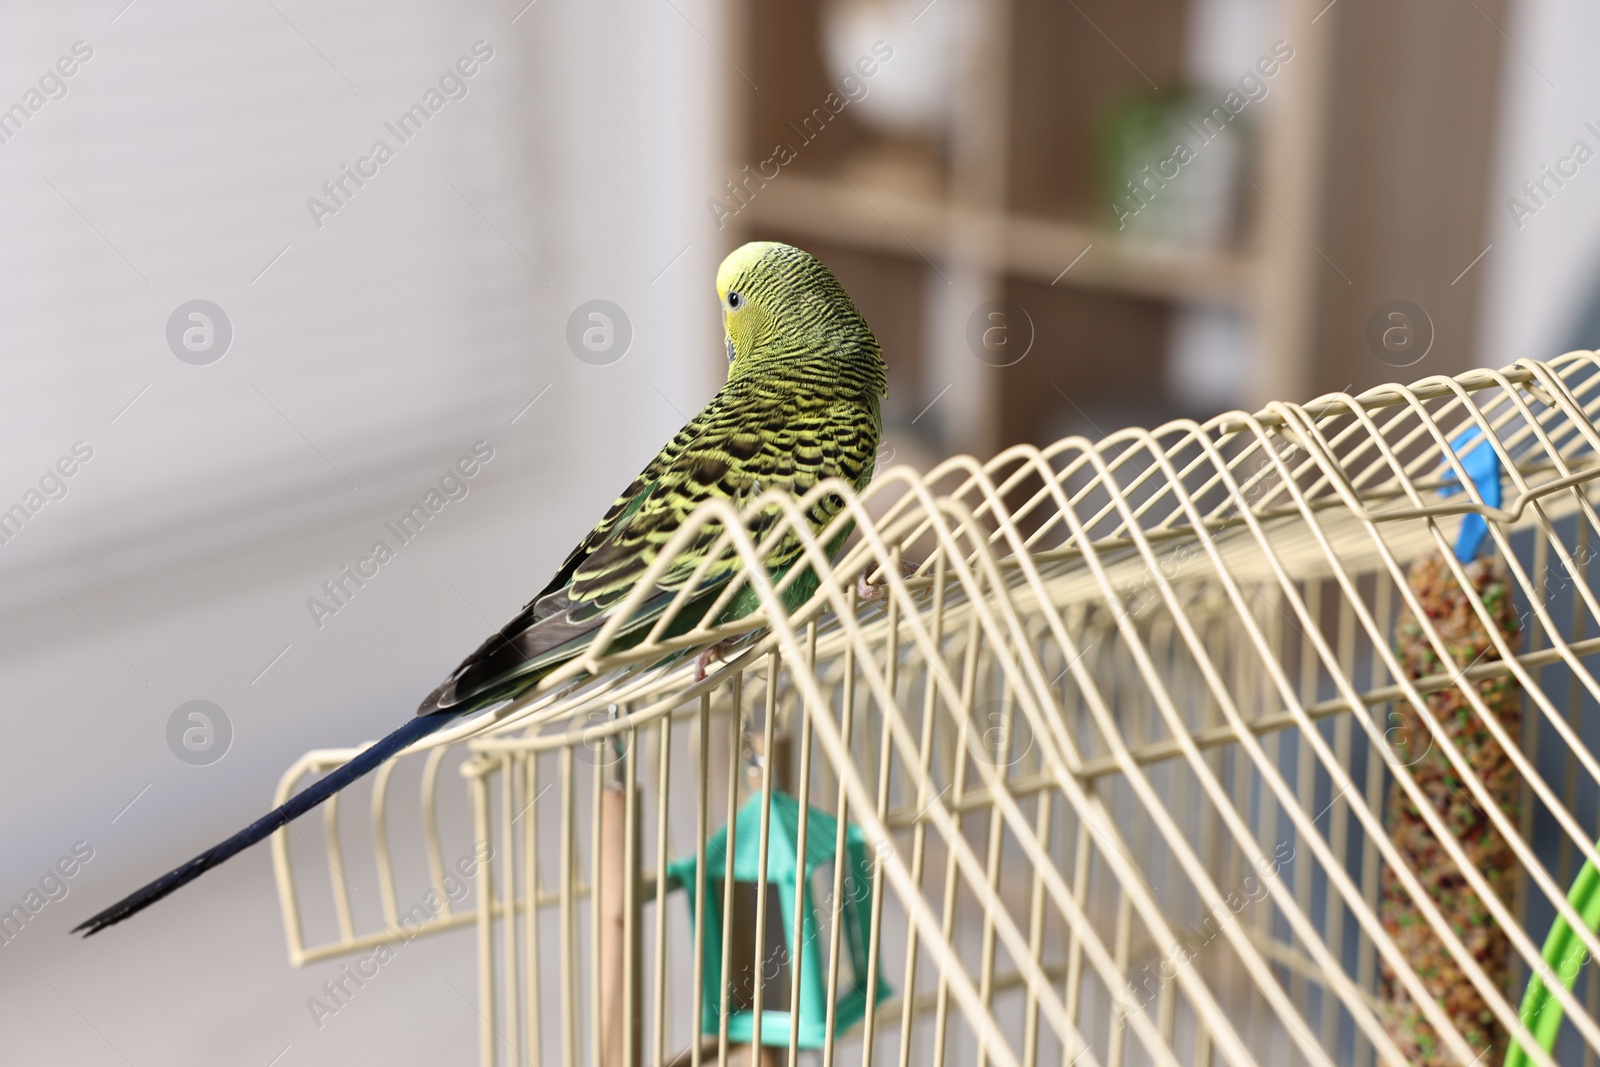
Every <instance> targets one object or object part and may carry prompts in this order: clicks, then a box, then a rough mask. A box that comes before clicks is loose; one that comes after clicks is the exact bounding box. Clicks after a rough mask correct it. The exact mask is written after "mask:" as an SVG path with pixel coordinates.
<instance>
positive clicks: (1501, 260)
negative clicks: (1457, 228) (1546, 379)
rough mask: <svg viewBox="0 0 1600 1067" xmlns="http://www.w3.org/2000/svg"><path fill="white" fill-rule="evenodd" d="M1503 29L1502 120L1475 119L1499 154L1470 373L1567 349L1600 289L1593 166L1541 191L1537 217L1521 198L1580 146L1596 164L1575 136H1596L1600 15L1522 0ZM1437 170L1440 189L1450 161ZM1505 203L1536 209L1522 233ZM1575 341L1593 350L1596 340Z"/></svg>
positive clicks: (1598, 196) (1599, 193)
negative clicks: (1527, 186)
mask: <svg viewBox="0 0 1600 1067" xmlns="http://www.w3.org/2000/svg"><path fill="white" fill-rule="evenodd" d="M1501 28H1502V29H1503V30H1504V31H1505V36H1506V38H1507V39H1508V40H1507V43H1506V45H1505V48H1504V51H1503V54H1502V59H1501V62H1502V72H1503V74H1502V76H1503V80H1504V84H1505V91H1504V94H1503V99H1502V106H1501V109H1500V113H1499V114H1498V115H1485V116H1484V121H1486V122H1491V121H1492V122H1494V123H1496V138H1497V140H1498V144H1499V147H1498V151H1497V157H1498V158H1497V162H1496V166H1495V174H1494V196H1493V198H1492V202H1491V205H1490V208H1489V210H1490V219H1491V229H1490V237H1489V241H1490V243H1491V244H1492V246H1493V247H1492V248H1491V249H1490V251H1489V253H1488V254H1487V255H1486V256H1484V258H1483V260H1482V261H1481V262H1480V263H1479V264H1478V267H1477V269H1479V270H1483V271H1485V272H1486V273H1487V275H1488V279H1487V285H1486V287H1485V289H1484V306H1483V333H1482V336H1483V347H1482V350H1481V351H1480V354H1479V362H1480V363H1481V364H1483V365H1485V366H1496V367H1498V366H1502V365H1504V364H1506V363H1510V362H1511V361H1512V360H1515V359H1522V358H1534V359H1547V358H1549V357H1550V356H1553V355H1558V354H1559V353H1561V352H1563V351H1565V350H1566V349H1568V348H1570V347H1574V346H1575V344H1576V342H1577V341H1578V340H1579V338H1578V337H1577V336H1576V335H1575V333H1574V330H1575V328H1576V326H1577V320H1578V319H1579V318H1580V317H1581V315H1582V314H1583V309H1584V307H1585V306H1586V304H1587V303H1588V302H1589V301H1591V300H1592V299H1594V293H1595V291H1596V290H1597V289H1600V156H1597V158H1596V159H1595V160H1592V161H1590V162H1589V163H1587V164H1586V165H1583V166H1581V167H1579V168H1578V174H1577V176H1576V177H1575V178H1571V179H1563V180H1564V181H1565V185H1564V187H1561V188H1557V187H1556V186H1555V185H1554V184H1553V183H1550V184H1549V185H1548V188H1549V189H1550V190H1552V191H1553V193H1554V195H1552V196H1549V197H1544V196H1543V195H1542V194H1541V199H1543V200H1544V201H1545V202H1544V204H1543V205H1542V206H1540V205H1536V204H1535V203H1533V202H1532V201H1530V200H1528V199H1527V198H1526V196H1525V195H1524V194H1523V193H1522V191H1521V186H1522V183H1523V182H1525V181H1531V180H1536V179H1538V178H1539V177H1541V174H1542V171H1541V166H1542V165H1548V166H1550V167H1552V168H1553V167H1555V166H1556V165H1557V163H1558V161H1559V160H1560V158H1561V157H1563V156H1565V155H1568V154H1569V152H1570V151H1571V149H1572V147H1573V145H1574V143H1575V142H1577V141H1579V140H1582V141H1585V142H1587V144H1588V146H1589V148H1590V149H1591V150H1594V151H1595V152H1596V153H1600V136H1597V135H1596V134H1595V133H1592V132H1590V131H1589V130H1588V129H1587V128H1585V125H1584V124H1585V123H1586V122H1592V123H1593V124H1594V125H1595V127H1596V128H1597V129H1600V69H1597V68H1596V66H1595V64H1594V55H1593V52H1594V49H1593V43H1594V41H1595V40H1596V39H1597V37H1600V9H1597V8H1596V7H1595V6H1594V5H1593V4H1586V3H1582V2H1581V0H1522V2H1521V3H1519V4H1515V5H1513V6H1512V11H1511V18H1510V19H1509V20H1508V21H1506V22H1505V23H1503V24H1502V26H1501ZM1439 165H1440V168H1441V180H1444V176H1447V174H1448V168H1449V166H1450V162H1449V160H1440V161H1439ZM1569 169H1570V168H1569ZM1513 196H1515V197H1518V198H1520V199H1522V200H1523V201H1524V202H1525V203H1527V204H1528V206H1529V207H1533V208H1536V212H1535V213H1534V214H1533V215H1531V216H1524V217H1523V218H1522V219H1521V225H1520V226H1519V225H1518V223H1517V221H1515V220H1514V219H1513V217H1512V211H1511V210H1510V208H1509V207H1508V205H1507V199H1508V198H1510V197H1513ZM1583 340H1584V344H1585V346H1595V345H1600V336H1590V337H1587V338H1584V339H1583Z"/></svg>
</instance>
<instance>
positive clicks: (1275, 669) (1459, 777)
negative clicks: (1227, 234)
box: [273, 352, 1600, 1067]
mask: <svg viewBox="0 0 1600 1067" xmlns="http://www.w3.org/2000/svg"><path fill="white" fill-rule="evenodd" d="M1597 370H1600V356H1596V354H1595V353H1590V352H1573V353H1569V354H1567V355H1565V356H1561V357H1559V358H1557V359H1555V360H1552V361H1551V362H1549V363H1548V364H1543V363H1536V362H1532V361H1525V362H1521V363H1518V364H1516V365H1514V366H1512V367H1509V368H1506V369H1504V370H1501V371H1497V372H1490V371H1479V372H1473V373H1470V374H1466V375H1462V376H1460V377H1458V378H1455V379H1450V378H1430V379H1426V380H1424V381H1421V382H1418V383H1416V384H1414V385H1412V386H1409V387H1404V386H1398V385H1395V386H1387V387H1383V388H1379V389H1373V390H1369V391H1367V392H1365V393H1363V394H1361V395H1360V396H1355V397H1351V396H1345V395H1334V396H1329V397H1324V398H1322V399H1320V400H1318V401H1315V402H1313V403H1310V404H1306V405H1293V404H1275V405H1272V406H1269V407H1268V408H1266V409H1264V410H1262V411H1260V412H1257V413H1255V414H1253V415H1251V414H1245V413H1242V412H1236V413H1232V414H1229V415H1225V416H1221V417H1219V418H1216V419H1213V420H1211V421H1209V422H1207V423H1205V424H1196V423H1192V422H1190V423H1174V424H1170V425H1168V426H1164V427H1161V428H1159V429H1156V430H1148V431H1147V430H1128V431H1124V432H1121V433H1117V434H1112V435H1110V436H1108V437H1106V438H1104V439H1102V440H1099V441H1089V440H1085V439H1082V438H1071V439H1068V440H1064V441H1061V442H1058V443H1057V444H1055V445H1052V446H1051V447H1049V448H1046V449H1042V450H1041V449H1036V448H1031V447H1027V448H1014V449H1010V450H1008V451H1007V452H1005V453H1003V454H1001V455H1000V456H997V457H995V458H994V459H992V460H990V461H988V462H987V463H979V462H977V461H975V460H972V459H970V458H966V457H957V458H955V459H952V460H949V461H947V462H945V463H944V464H942V465H940V466H939V467H937V468H936V469H934V470H933V471H931V472H929V473H927V474H926V475H918V474H916V473H914V472H912V471H909V470H907V469H904V468H897V469H894V470H890V471H886V472H882V473H880V475H879V477H878V479H877V480H876V481H875V482H874V484H873V485H872V487H871V488H870V489H869V490H868V491H867V492H866V493H865V494H863V495H861V496H860V497H857V496H856V495H854V494H852V493H850V492H849V490H848V489H847V488H845V487H843V486H840V485H830V486H824V487H820V488H819V490H818V492H833V493H837V494H839V496H840V497H841V498H843V499H844V500H845V502H846V505H847V507H846V513H847V517H848V518H850V519H851V520H852V521H853V522H854V532H853V535H852V537H851V540H850V541H849V543H848V545H847V547H846V549H845V551H844V552H843V554H842V555H841V556H840V557H839V558H838V560H837V561H836V562H834V563H832V564H830V563H829V562H828V560H827V559H826V556H825V554H824V552H823V549H822V543H823V542H825V541H826V540H827V535H826V534H824V535H822V536H821V537H820V538H819V537H813V536H812V535H810V534H809V532H807V531H806V530H805V528H804V525H803V521H802V518H801V516H802V511H801V508H803V506H804V502H802V503H801V504H796V503H794V502H791V501H785V500H781V499H779V498H776V497H763V498H761V499H759V500H756V501H754V502H752V503H750V504H749V506H748V507H747V508H745V510H744V511H743V512H742V513H740V512H737V511H735V509H734V508H733V507H732V506H730V505H728V504H725V503H713V504H709V505H707V506H704V507H703V508H701V509H700V510H698V511H697V512H696V513H695V515H694V517H693V518H692V520H691V522H690V524H689V528H688V529H685V530H683V531H681V532H680V534H679V541H680V543H688V541H689V540H691V539H694V538H702V537H703V538H709V539H714V540H715V541H716V543H717V544H718V545H719V549H718V551H717V552H713V553H712V554H711V555H712V556H713V557H716V556H723V557H726V556H729V555H735V556H737V557H738V558H740V560H741V561H742V562H743V565H744V566H743V570H742V572H741V577H740V578H739V579H738V580H736V581H735V582H734V583H733V588H730V589H729V590H727V591H726V592H725V593H724V594H723V596H724V597H731V596H733V595H735V594H736V593H737V592H738V591H739V590H740V589H744V588H746V587H748V588H749V589H750V590H752V591H753V592H754V593H755V595H756V596H757V597H758V600H759V603H761V604H762V605H764V606H765V607H764V608H763V610H762V611H761V612H759V613H758V614H757V615H756V616H752V617H750V618H747V619H745V620H742V621H741V622H740V623H738V624H734V625H729V626H723V627H709V626H708V627H696V628H694V629H693V630H691V631H690V632H689V633H687V634H685V635H682V636H677V637H670V638H665V637H663V636H662V635H664V634H667V633H668V632H669V627H670V625H671V622H672V620H673V617H674V614H675V612H676V611H677V609H678V608H680V607H682V604H683V603H687V600H688V597H689V595H690V594H689V592H685V593H684V594H682V595H680V597H679V603H677V604H675V605H674V606H673V607H672V608H669V609H668V611H667V613H666V614H665V615H662V616H660V617H659V618H655V619H651V620H647V621H644V622H642V623H641V622H638V621H637V617H638V613H639V611H640V610H641V607H642V604H643V594H642V592H641V593H639V594H636V595H635V596H633V597H632V598H631V599H630V601H629V602H628V603H627V604H625V605H624V606H623V608H622V610H620V611H619V612H618V614H617V617H616V618H615V619H614V620H613V622H612V623H610V624H608V628H607V630H606V631H603V632H602V634H601V635H600V638H599V639H597V641H596V644H595V649H596V651H595V652H593V653H592V654H590V655H589V656H588V657H587V658H586V659H585V660H583V661H582V662H579V663H574V664H571V665H570V666H569V667H567V668H564V669H563V671H562V672H561V673H560V674H558V675H556V676H553V677H552V678H550V679H548V680H547V681H546V682H545V683H543V685H542V687H541V689H540V691H538V692H537V693H535V694H532V695H531V696H530V697H529V698H526V699H524V700H522V701H519V702H517V703H516V704H514V705H510V706H507V707H503V708H500V709H497V710H495V711H493V712H491V713H489V714H488V715H487V716H485V717H481V718H479V719H478V720H475V721H473V722H471V723H466V724H462V725H461V726H458V727H453V728H451V729H450V730H448V731H446V732H444V733H443V734H441V735H439V736H437V737H435V738H434V739H431V740H430V741H428V742H425V743H424V744H423V745H421V746H419V748H418V749H416V750H413V752H411V753H409V754H408V755H406V756H405V757H402V758H401V759H399V760H397V761H395V762H394V763H393V764H391V765H390V766H388V767H385V768H384V769H383V770H382V771H380V772H379V773H378V774H377V775H375V776H374V777H373V780H372V781H371V782H370V783H364V784H362V785H361V786H358V787H356V788H354V789H352V790H350V791H349V794H348V796H347V798H346V799H345V800H344V801H343V803H342V804H341V803H338V802H337V801H336V802H330V803H329V805H328V806H327V808H326V812H325V818H324V820H323V824H322V828H321V830H320V832H319V831H316V830H314V829H313V828H311V827H309V826H308V827H306V828H304V829H303V830H301V829H298V828H291V829H289V830H285V831H280V832H279V833H278V834H277V835H276V836H275V838H274V841H273V853H274V860H275V864H276V870H277V878H278V886H279V891H280V897H281V900H282V905H283V917H284V923H285V928H286V931H287V937H288V945H289V953H290V957H291V959H292V960H293V961H294V962H296V963H304V962H307V961H311V960H319V959H327V958H332V957H337V956H342V955H347V954H353V955H355V956H357V957H358V958H362V959H365V958H367V957H369V956H372V955H373V954H375V953H399V952H400V951H402V949H403V946H404V945H405V944H407V943H409V941H410V940H412V939H413V938H415V937H417V936H421V935H425V934H432V933H437V932H443V931H445V930H449V929H452V928H455V927H468V926H470V927H472V928H473V929H474V932H475V936H476V943H477V959H478V983H477V989H476V990H475V991H474V990H467V989H458V990H457V993H459V994H460V995H461V997H462V998H464V999H467V1000H468V1001H469V1003H471V1005H472V1006H473V1009H474V1010H475V1011H476V1012H477V1013H478V1015H479V1018H480V1019H481V1027H480V1057H481V1062H482V1063H484V1064H486V1065H491V1064H501V1063H504V1064H514V1063H549V1064H566V1065H576V1064H590V1063H595V1064H603V1065H606V1067H611V1065H630V1067H631V1065H639V1067H643V1065H646V1064H649V1065H658V1064H659V1065H664V1064H702V1063H704V1064H711V1063H718V1064H720V1063H726V1062H761V1063H764V1064H765V1063H785V1062H790V1063H809V1062H822V1063H835V1062H839V1063H863V1062H873V1063H879V1064H898V1065H902V1067H904V1065H908V1064H923V1063H931V1064H957V1063H959V1064H970V1063H981V1064H995V1065H1009V1064H1034V1063H1059V1064H1075V1065H1084V1067H1087V1065H1091V1064H1104V1065H1123V1064H1165V1065H1176V1064H1261V1065H1277V1064H1301V1063H1305V1064H1339V1065H1345V1064H1379V1063H1388V1064H1400V1063H1416V1062H1424V1063H1434V1062H1437V1063H1461V1064H1471V1063H1499V1062H1502V1060H1503V1058H1504V1057H1505V1056H1506V1054H1507V1047H1508V1045H1509V1044H1510V1042H1511V1041H1512V1040H1513V1039H1520V1043H1521V1046H1522V1049H1523V1051H1524V1053H1525V1054H1526V1056H1527V1057H1528V1059H1527V1061H1526V1062H1532V1063H1537V1064H1540V1065H1543V1067H1549V1065H1551V1064H1554V1063H1557V1062H1559V1063H1580V1062H1581V1063H1586V1064H1592V1063H1595V1062H1597V1057H1600V976H1597V975H1596V973H1595V969H1594V967H1593V966H1592V964H1591V963H1590V960H1591V959H1592V958H1593V956H1594V954H1595V953H1596V952H1600V938H1596V936H1595V935H1594V934H1593V933H1592V932H1590V929H1589V926H1588V925H1587V923H1586V921H1585V917H1584V915H1583V913H1582V909H1581V908H1580V907H1579V906H1577V905H1575V904H1574V903H1571V902H1569V900H1568V892H1569V888H1570V887H1571V886H1572V885H1573V883H1574V880H1575V879H1576V878H1577V877H1578V875H1579V872H1580V869H1581V868H1583V867H1584V865H1585V863H1586V862H1588V863H1595V864H1597V865H1600V852H1597V851H1596V847H1595V840H1596V837H1597V836H1600V754H1597V749H1600V681H1597V679H1596V676H1595V672H1594V656H1595V655H1596V653H1597V652H1600V599H1597V590H1596V584H1597V583H1596V582H1595V581H1593V580H1592V578H1591V572H1592V570H1593V568H1592V566H1591V557H1592V556H1593V554H1594V546H1595V545H1596V544H1600V536H1597V535H1600V520H1597V516H1596V512H1595V495H1596V489H1595V481H1596V479H1600V456H1597V446H1600V432H1597V430H1596V427H1595V423H1596V415H1597V412H1600V374H1597ZM1472 431H1475V432H1476V436H1475V437H1473V435H1472ZM1469 438H1470V439H1469ZM1453 442H1454V446H1455V447H1452V443H1453ZM1484 449H1487V450H1489V452H1491V453H1492V457H1493V460H1494V462H1493V464H1491V465H1490V467H1491V469H1494V468H1498V471H1499V472H1500V473H1499V477H1500V479H1501V486H1502V493H1501V496H1500V499H1499V501H1498V503H1497V502H1496V501H1495V500H1494V499H1493V498H1492V496H1491V495H1490V494H1488V493H1487V490H1486V488H1485V483H1484V480H1483V475H1482V466H1483V464H1482V463H1481V462H1476V463H1475V462H1474V460H1473V454H1474V451H1478V456H1477V459H1478V461H1482V460H1484V459H1486V458H1487V457H1488V455H1489V453H1484V452H1482V451H1481V450H1484ZM1469 467H1472V470H1469V469H1468V468H1469ZM1463 486H1464V487H1465V488H1464V489H1462V487H1463ZM1469 515H1479V516H1482V517H1483V519H1484V520H1485V526H1486V532H1485V535H1484V538H1483V547H1482V548H1481V549H1480V550H1479V551H1478V553H1477V554H1476V555H1475V557H1473V556H1469V558H1468V559H1466V560H1465V561H1463V560H1462V559H1461V558H1459V555H1458V541H1459V539H1460V536H1461V529H1462V527H1463V525H1464V523H1465V522H1466V521H1467V517H1468V516H1469ZM784 539H791V540H798V542H799V543H801V545H802V546H803V548H804V550H805V552H806V554H807V557H806V558H807V559H808V560H809V563H810V566H812V567H813V568H814V569H815V571H816V573H817V574H818V575H819V576H820V577H821V579H822V580H821V583H820V589H819V591H818V592H817V594H816V595H815V596H813V597H812V598H811V599H810V600H808V601H807V602H806V604H805V605H804V606H802V607H801V608H800V609H799V610H797V611H796V612H794V613H792V614H790V615H788V616H784V615H783V614H782V613H781V612H775V611H772V610H770V608H771V606H772V605H775V604H777V603H779V601H778V599H777V597H778V595H779V591H780V589H779V588H775V587H774V584H773V582H772V581H771V580H769V579H768V578H767V576H766V572H765V570H764V569H763V568H762V567H760V566H759V563H760V562H761V561H762V560H763V559H764V558H766V554H767V553H768V552H769V551H770V550H771V549H772V546H773V545H775V544H778V543H779V542H780V541H783V540H784ZM670 554H671V550H670V547H669V551H668V553H666V554H664V555H670ZM662 570H663V566H659V565H658V567H657V568H656V571H657V572H658V573H657V574H652V575H649V576H647V577H648V578H652V579H653V578H654V577H657V576H658V575H659V572H661V571H662ZM698 577H699V576H696V578H698ZM790 580H795V575H794V574H791V575H790V576H789V577H788V578H787V579H786V581H790ZM693 584H694V580H691V582H690V585H691V586H692V585H693ZM781 585H782V583H780V587H781ZM641 630H648V633H647V635H646V637H645V640H644V641H643V642H642V643H640V644H637V645H634V646H633V647H631V648H626V649H622V650H619V646H618V645H617V643H616V641H617V638H619V637H625V636H627V635H628V634H630V633H632V634H635V635H637V634H638V633H639V632H641ZM721 639H734V640H736V641H741V640H742V642H743V643H742V644H740V645H738V647H736V648H735V649H734V650H733V651H732V652H730V653H729V658H728V659H727V661H726V662H724V663H722V664H721V665H719V666H716V667H713V668H712V670H711V671H710V673H709V674H708V675H707V676H706V677H705V678H704V679H703V680H702V681H696V680H695V678H694V671H693V667H692V664H691V662H690V658H689V657H688V656H686V655H685V654H683V652H682V650H684V649H688V648H692V647H695V646H698V645H703V644H705V643H707V642H709V641H715V640H721ZM355 751H357V750H329V751H319V752H312V753H309V754H308V755H306V756H305V757H303V758H302V759H301V760H300V761H299V762H298V763H297V764H295V766H293V767H292V768H290V770H289V771H288V773H286V774H285V775H284V777H283V780H282V782H281V783H280V785H279V789H278V797H277V799H278V800H279V801H282V800H283V799H284V798H286V797H287V796H289V795H290V794H292V793H293V792H294V791H296V790H297V789H299V788H301V787H302V786H303V785H304V784H305V782H306V781H308V780H309V779H311V778H313V777H315V776H316V775H319V774H322V773H326V772H327V771H328V770H330V769H331V768H333V767H336V766H338V765H339V764H340V763H342V762H343V761H345V760H347V759H348V758H350V757H351V756H352V755H353V754H354V752H355ZM459 786H465V788H464V789H461V788H459ZM359 797H365V798H367V800H368V802H369V805H370V806H369V807H368V808H366V809H365V810H362V809H361V806H360V805H361V801H360V800H358V799H357V798H359ZM788 798H796V799H795V802H793V803H790V801H789V799H788ZM741 812H742V813H744V814H743V815H742V816H741V817H739V818H734V815H735V814H736V813H741ZM774 812H778V815H777V816H776V817H775V816H774V814H773V813H774ZM819 828H820V836H819ZM741 840H743V842H744V845H743V847H742V848H741V845H740V842H741ZM374 886H376V889H375V890H374V888H373V887H374ZM358 887H359V888H358ZM1561 920H1565V923H1566V925H1567V926H1569V927H1570V928H1571V931H1572V933H1571V939H1572V940H1571V943H1572V945H1573V946H1574V949H1573V951H1572V952H1569V953H1568V954H1567V955H1566V956H1564V957H1563V958H1562V959H1561V960H1558V961H1556V963H1555V964H1554V965H1552V964H1549V963H1546V962H1544V961H1543V960H1542V959H1541V949H1542V947H1543V945H1544V942H1545V939H1546V936H1547V934H1548V933H1549V931H1550V930H1551V928H1552V924H1553V923H1557V922H1559V921H1561ZM708 923H711V924H712V925H711V926H710V927H708V926H707V924H708ZM1533 975H1542V976H1543V977H1544V988H1545V990H1546V992H1545V994H1544V998H1545V999H1544V1001H1542V1002H1541V1003H1543V1005H1544V1007H1543V1011H1545V1012H1548V1013H1550V1014H1549V1017H1548V1018H1549V1020H1551V1021H1555V1020H1557V1019H1559V1032H1555V1042H1556V1044H1555V1045H1554V1052H1552V1053H1547V1052H1545V1051H1544V1049H1543V1047H1541V1044H1540V1043H1539V1042H1538V1041H1537V1040H1535V1037H1534V1035H1533V1034H1532V1033H1531V1032H1530V1031H1529V1030H1527V1029H1525V1028H1524V1025H1523V1023H1522V1021H1521V1018H1520V1014H1519V1013H1520V1009H1521V1002H1522V998H1523V991H1524V988H1525V987H1526V986H1527V984H1528V982H1529V979H1530V976H1533ZM447 995H448V994H447ZM1553 1032H1554V1031H1553Z"/></svg>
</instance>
